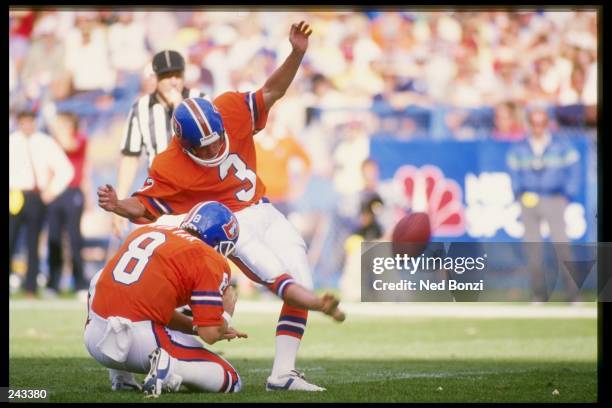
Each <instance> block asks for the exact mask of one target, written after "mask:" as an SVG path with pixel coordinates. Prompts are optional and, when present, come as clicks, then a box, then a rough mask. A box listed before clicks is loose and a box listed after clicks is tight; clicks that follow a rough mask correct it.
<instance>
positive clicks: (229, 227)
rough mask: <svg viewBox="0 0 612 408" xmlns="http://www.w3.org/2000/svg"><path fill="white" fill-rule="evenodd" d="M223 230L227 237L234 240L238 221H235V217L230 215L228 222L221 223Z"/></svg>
mask: <svg viewBox="0 0 612 408" xmlns="http://www.w3.org/2000/svg"><path fill="white" fill-rule="evenodd" d="M223 231H225V235H227V238H228V239H231V240H234V239H236V237H238V232H239V230H238V223H237V222H236V218H234V217H232V219H231V220H230V222H228V223H227V224H224V225H223Z"/></svg>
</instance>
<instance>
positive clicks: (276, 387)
mask: <svg viewBox="0 0 612 408" xmlns="http://www.w3.org/2000/svg"><path fill="white" fill-rule="evenodd" d="M266 391H326V389H325V388H323V387H319V386H318V385H314V384H311V383H309V382H308V381H306V379H305V378H304V374H303V373H301V372H299V371H298V370H291V371H289V372H288V373H287V374H283V375H279V376H278V377H276V378H272V377H268V380H267V381H266Z"/></svg>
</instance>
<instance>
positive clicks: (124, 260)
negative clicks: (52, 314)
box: [113, 231, 166, 285]
mask: <svg viewBox="0 0 612 408" xmlns="http://www.w3.org/2000/svg"><path fill="white" fill-rule="evenodd" d="M164 242H166V236H165V235H164V234H162V233H161V232H157V231H151V232H147V233H146V234H142V235H141V236H139V237H138V238H136V239H135V240H133V241H132V242H130V244H129V245H128V248H127V251H125V252H124V253H123V255H121V258H119V261H118V262H117V265H115V269H113V278H115V280H116V281H117V282H119V283H123V284H124V285H131V284H132V283H134V282H138V280H139V279H140V275H142V273H143V272H144V269H145V267H146V266H147V264H148V263H149V259H150V258H151V255H153V251H155V249H156V248H157V247H158V246H160V245H161V244H163V243H164Z"/></svg>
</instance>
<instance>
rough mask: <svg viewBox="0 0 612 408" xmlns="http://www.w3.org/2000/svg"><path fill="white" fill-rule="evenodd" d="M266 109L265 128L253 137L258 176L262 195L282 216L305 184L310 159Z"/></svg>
mask: <svg viewBox="0 0 612 408" xmlns="http://www.w3.org/2000/svg"><path fill="white" fill-rule="evenodd" d="M273 112H275V111H274V110H272V111H270V114H269V116H268V122H267V125H266V128H265V129H264V130H263V131H261V132H259V133H258V134H257V135H256V136H255V152H256V156H257V170H258V174H259V177H260V178H261V180H262V181H263V182H264V184H265V185H266V196H267V197H268V198H269V199H270V201H271V202H272V203H273V204H274V206H275V207H276V208H277V209H278V210H279V211H280V212H282V213H283V214H284V215H285V216H287V215H288V214H289V212H290V211H291V201H292V200H293V199H295V198H296V197H299V196H300V195H301V194H302V193H303V192H304V189H305V187H306V183H307V182H308V175H309V173H310V158H309V157H308V155H307V154H306V152H305V151H304V149H303V148H302V146H300V144H299V142H298V141H297V140H296V139H295V138H294V137H293V135H291V134H290V133H288V130H287V129H286V128H285V127H284V126H282V124H280V126H279V123H278V121H277V119H276V117H275V115H276V113H273Z"/></svg>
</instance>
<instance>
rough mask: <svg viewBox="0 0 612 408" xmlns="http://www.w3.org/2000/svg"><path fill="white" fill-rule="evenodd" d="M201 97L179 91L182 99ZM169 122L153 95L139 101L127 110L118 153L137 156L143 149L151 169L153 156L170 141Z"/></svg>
mask: <svg viewBox="0 0 612 408" xmlns="http://www.w3.org/2000/svg"><path fill="white" fill-rule="evenodd" d="M204 96H205V94H204V93H203V92H200V91H199V90H197V89H191V90H189V89H187V88H185V89H183V99H185V98H195V97H200V98H203V97H204ZM171 119H172V111H171V110H170V109H167V108H166V107H164V105H162V104H161V102H159V100H158V99H157V97H156V93H155V92H154V93H152V94H149V95H144V96H142V97H141V98H139V99H138V100H137V101H136V102H134V105H132V109H130V114H129V116H128V122H127V127H126V130H125V133H124V134H123V139H122V141H121V153H122V154H124V155H126V156H140V154H141V153H142V150H143V148H144V150H145V152H146V153H147V158H148V161H149V167H151V164H152V163H153V159H154V158H155V156H156V155H157V154H158V153H160V152H163V151H164V150H166V147H168V143H169V142H170V138H171V137H172V125H171V123H170V121H171Z"/></svg>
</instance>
